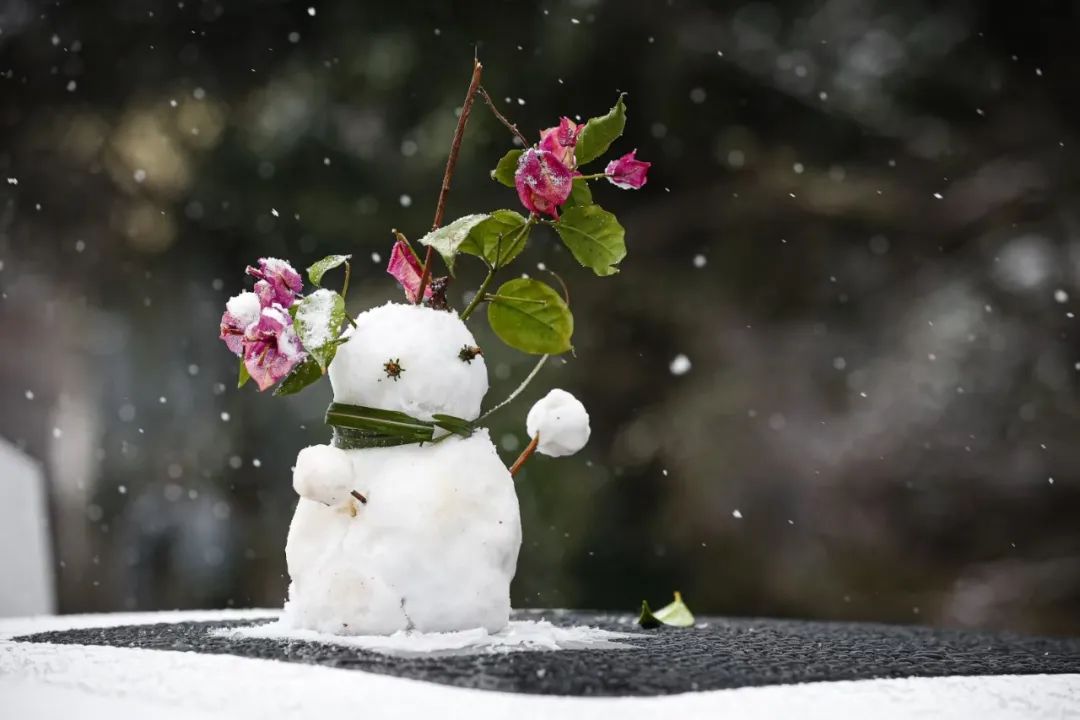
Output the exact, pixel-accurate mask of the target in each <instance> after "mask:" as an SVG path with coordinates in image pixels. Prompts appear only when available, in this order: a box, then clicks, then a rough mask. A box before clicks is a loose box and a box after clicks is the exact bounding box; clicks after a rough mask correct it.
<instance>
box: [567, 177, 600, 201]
mask: <svg viewBox="0 0 1080 720" xmlns="http://www.w3.org/2000/svg"><path fill="white" fill-rule="evenodd" d="M592 204H593V201H592V190H590V189H589V181H588V180H583V179H582V178H574V184H573V185H572V186H571V187H570V197H569V198H567V200H566V204H565V205H563V207H567V208H569V207H575V206H577V205H592Z"/></svg>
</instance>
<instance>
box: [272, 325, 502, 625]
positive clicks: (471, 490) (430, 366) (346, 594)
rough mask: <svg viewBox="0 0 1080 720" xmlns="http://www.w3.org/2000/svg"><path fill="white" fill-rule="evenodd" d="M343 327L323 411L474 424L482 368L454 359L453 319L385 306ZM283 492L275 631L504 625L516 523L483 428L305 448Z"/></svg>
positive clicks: (457, 328)
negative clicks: (438, 436)
mask: <svg viewBox="0 0 1080 720" xmlns="http://www.w3.org/2000/svg"><path fill="white" fill-rule="evenodd" d="M356 323H357V324H356V328H355V329H354V330H353V332H352V335H351V336H350V337H349V339H348V341H347V342H345V343H344V344H343V345H342V346H341V347H340V348H339V350H338V354H337V356H336V357H335V359H334V361H333V363H331V365H330V382H331V385H332V386H333V390H334V400H335V401H336V402H341V403H348V404H353V405H363V406H368V407H374V408H380V409H385V410H396V411H400V412H405V413H408V414H409V415H412V416H413V417H416V418H419V419H423V420H431V419H432V416H433V415H435V414H439V413H443V414H447V415H453V416H456V417H460V418H463V419H465V420H475V419H476V418H477V417H478V416H479V414H480V403H481V401H482V400H483V397H484V394H485V393H486V392H487V387H488V383H487V368H486V366H485V364H484V360H483V357H482V356H480V355H477V356H475V357H471V358H470V359H464V358H465V354H462V352H461V351H462V349H463V348H470V347H475V340H474V339H473V337H472V334H471V333H470V332H469V331H468V329H467V328H466V327H465V324H464V323H462V322H461V320H460V319H459V318H458V317H457V315H456V314H454V313H451V312H444V311H437V310H431V309H429V308H424V307H417V306H412V305H399V304H387V305H384V306H382V307H378V308H373V309H372V310H369V311H367V312H365V313H361V314H360V316H358V317H357V318H356ZM395 370H396V372H395ZM293 485H294V487H295V488H296V490H297V492H298V493H299V495H300V500H299V503H298V505H297V507H296V513H295V514H294V516H293V520H292V524H291V526H290V528H289V539H288V544H287V546H286V560H287V562H288V569H289V576H290V579H291V584H290V586H289V601H288V602H287V603H286V606H285V613H284V617H283V622H284V623H285V624H286V625H288V626H290V627H293V628H298V629H307V630H315V631H318V632H323V633H332V634H338V635H363V634H390V633H393V632H397V631H400V630H418V631H422V632H448V631H455V630H464V629H470V628H485V629H487V630H488V631H491V632H495V631H498V630H501V629H502V628H504V627H505V626H506V624H507V622H508V621H509V614H510V581H511V580H512V579H513V577H514V570H515V568H516V565H517V556H518V550H519V548H520V546H521V519H520V514H519V511H518V502H517V495H516V493H515V491H514V484H513V479H512V478H511V477H510V474H509V472H508V471H507V469H506V467H505V466H504V465H503V463H502V461H501V460H500V458H499V456H498V454H497V453H496V451H495V447H494V445H493V444H492V442H491V439H490V437H489V436H488V433H487V431H486V430H484V429H480V430H478V431H476V432H475V433H473V434H472V435H471V436H470V437H468V438H461V437H456V436H455V437H450V438H446V439H445V440H443V441H441V442H438V443H426V444H423V445H420V444H410V445H400V446H395V447H381V448H362V449H340V448H335V447H330V446H326V445H319V446H314V447H310V448H305V449H304V450H302V451H301V453H300V455H299V457H298V458H297V463H296V468H295V470H294V474H293ZM354 490H355V491H357V492H358V493H360V494H361V495H362V496H363V497H364V498H365V499H366V500H367V502H366V503H363V502H360V501H359V500H357V499H356V498H355V497H353V496H352V495H351V494H350V493H351V491H354Z"/></svg>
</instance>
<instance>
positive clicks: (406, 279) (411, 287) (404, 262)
mask: <svg viewBox="0 0 1080 720" xmlns="http://www.w3.org/2000/svg"><path fill="white" fill-rule="evenodd" d="M386 272H388V273H390V276H391V277H393V278H394V279H395V280H397V281H398V285H400V286H401V289H402V290H404V291H405V299H406V300H408V301H409V302H411V303H415V302H416V294H417V293H418V292H419V291H420V275H421V274H422V273H423V272H424V266H423V265H421V264H420V260H419V259H418V258H417V257H416V253H414V252H413V249H412V248H411V247H409V243H407V242H405V241H404V240H398V241H397V242H395V243H394V247H393V249H392V250H391V251H390V262H389V263H388V264H387V265H386ZM432 284H433V283H432V282H430V278H429V282H428V285H427V287H426V288H424V298H425V299H430V298H431V293H432V289H431V288H432Z"/></svg>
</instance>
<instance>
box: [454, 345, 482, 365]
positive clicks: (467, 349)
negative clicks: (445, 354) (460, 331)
mask: <svg viewBox="0 0 1080 720" xmlns="http://www.w3.org/2000/svg"><path fill="white" fill-rule="evenodd" d="M483 354H484V353H483V352H482V351H481V350H480V348H478V347H476V346H475V345H462V346H461V350H458V355H457V356H458V360H460V361H461V362H463V363H468V364H469V365H472V361H473V360H475V359H476V356H477V355H483Z"/></svg>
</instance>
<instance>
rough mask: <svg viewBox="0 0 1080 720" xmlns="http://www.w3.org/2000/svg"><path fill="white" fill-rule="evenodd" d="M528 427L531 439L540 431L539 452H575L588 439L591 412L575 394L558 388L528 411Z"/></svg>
mask: <svg viewBox="0 0 1080 720" xmlns="http://www.w3.org/2000/svg"><path fill="white" fill-rule="evenodd" d="M525 430H526V432H528V433H529V437H530V438H534V437H536V435H537V433H539V434H540V442H539V444H537V446H536V451H537V452H539V453H540V454H542V455H550V456H551V457H562V456H564V455H573V454H574V453H576V452H577V451H578V450H580V449H581V448H583V447H585V443H587V442H589V433H590V432H591V431H590V429H589V413H587V412H586V411H585V406H584V405H582V404H581V401H580V400H578V399H577V398H576V397H574V396H573V395H571V394H570V393H568V392H566V391H565V390H560V389H558V388H555V389H554V390H552V391H551V392H549V393H548V394H547V395H545V396H544V397H543V398H541V399H540V400H538V401H537V402H536V404H535V405H533V406H532V409H531V410H529V415H528V417H526V418H525Z"/></svg>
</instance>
